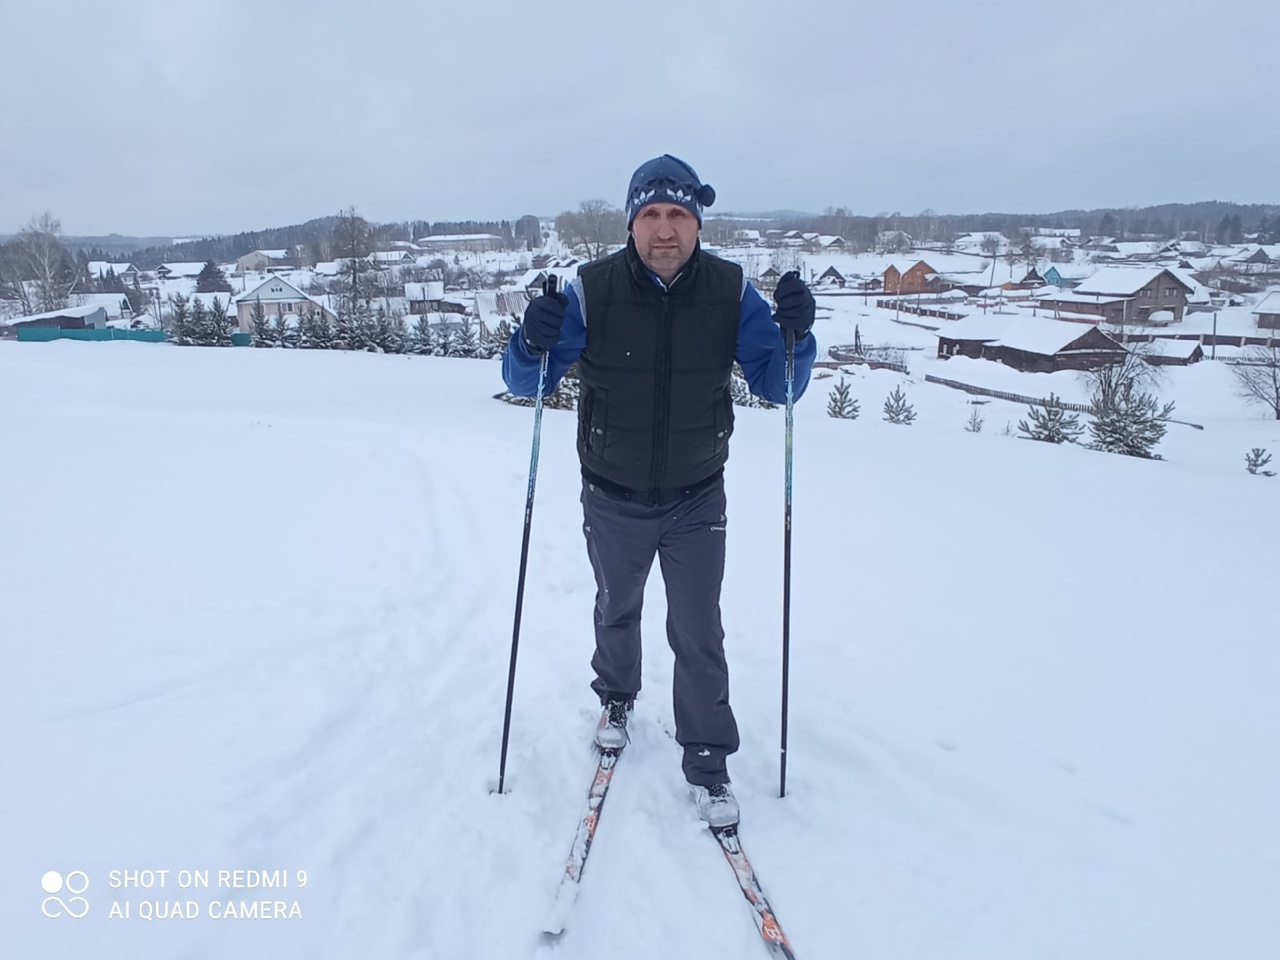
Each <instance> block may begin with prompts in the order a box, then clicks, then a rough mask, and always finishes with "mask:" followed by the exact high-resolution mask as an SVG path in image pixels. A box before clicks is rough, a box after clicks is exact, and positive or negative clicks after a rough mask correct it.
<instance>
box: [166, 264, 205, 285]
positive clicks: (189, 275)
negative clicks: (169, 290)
mask: <svg viewBox="0 0 1280 960" xmlns="http://www.w3.org/2000/svg"><path fill="white" fill-rule="evenodd" d="M204 265H205V261H203V260H201V261H199V262H198V263H197V262H195V261H188V262H185V263H162V264H160V266H158V267H156V276H157V277H158V278H159V279H161V280H194V279H196V277H198V276H200V271H202V270H203V269H204Z"/></svg>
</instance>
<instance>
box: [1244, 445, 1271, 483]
mask: <svg viewBox="0 0 1280 960" xmlns="http://www.w3.org/2000/svg"><path fill="white" fill-rule="evenodd" d="M1270 462H1271V454H1269V453H1267V451H1266V450H1265V449H1263V448H1262V447H1254V448H1253V449H1252V450H1250V451H1249V452H1248V453H1246V454H1245V455H1244V468H1245V469H1246V470H1248V471H1249V472H1250V473H1252V474H1253V475H1254V476H1256V477H1274V476H1275V475H1276V472H1275V471H1274V470H1263V469H1262V468H1263V467H1265V466H1266V465H1267V464H1268V463H1270Z"/></svg>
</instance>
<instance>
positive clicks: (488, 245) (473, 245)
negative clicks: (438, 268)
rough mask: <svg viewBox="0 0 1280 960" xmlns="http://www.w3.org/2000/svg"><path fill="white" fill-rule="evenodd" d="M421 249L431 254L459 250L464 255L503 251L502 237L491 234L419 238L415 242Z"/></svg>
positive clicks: (460, 234)
mask: <svg viewBox="0 0 1280 960" xmlns="http://www.w3.org/2000/svg"><path fill="white" fill-rule="evenodd" d="M413 242H414V243H416V244H417V245H418V246H419V247H420V248H422V249H423V250H426V251H428V252H431V253H435V252H438V251H441V250H457V251H460V252H463V253H488V252H489V251H490V250H501V249H502V248H503V242H502V238H501V237H497V236H494V235H493V234H491V233H453V234H440V235H439V236H434V237H418V239H416V240H414V241H413Z"/></svg>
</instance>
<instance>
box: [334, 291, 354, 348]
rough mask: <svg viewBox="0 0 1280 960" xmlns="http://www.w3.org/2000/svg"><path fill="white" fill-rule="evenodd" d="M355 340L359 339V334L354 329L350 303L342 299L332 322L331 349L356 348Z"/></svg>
mask: <svg viewBox="0 0 1280 960" xmlns="http://www.w3.org/2000/svg"><path fill="white" fill-rule="evenodd" d="M357 340H359V334H358V332H357V330H356V317H355V314H354V313H352V312H351V308H350V305H349V304H348V303H347V302H346V301H345V300H344V301H342V302H341V303H340V304H339V306H338V318H337V320H335V321H334V324H333V349H335V350H355V349H358V348H357V347H356V346H355V344H356V341H357Z"/></svg>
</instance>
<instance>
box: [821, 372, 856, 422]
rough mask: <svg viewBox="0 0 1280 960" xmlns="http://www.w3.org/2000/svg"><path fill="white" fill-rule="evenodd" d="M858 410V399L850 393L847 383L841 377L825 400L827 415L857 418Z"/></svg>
mask: <svg viewBox="0 0 1280 960" xmlns="http://www.w3.org/2000/svg"><path fill="white" fill-rule="evenodd" d="M859 412H860V410H859V408H858V401H857V400H855V399H853V397H852V396H851V395H850V393H849V384H848V383H847V382H846V381H845V379H844V377H841V378H840V382H839V383H838V384H836V385H835V387H834V388H833V389H832V391H831V395H830V397H829V398H828V400H827V416H829V417H836V418H837V419H839V420H857V419H858V414H859Z"/></svg>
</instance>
